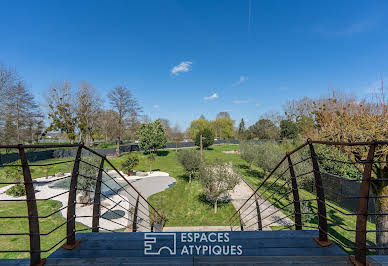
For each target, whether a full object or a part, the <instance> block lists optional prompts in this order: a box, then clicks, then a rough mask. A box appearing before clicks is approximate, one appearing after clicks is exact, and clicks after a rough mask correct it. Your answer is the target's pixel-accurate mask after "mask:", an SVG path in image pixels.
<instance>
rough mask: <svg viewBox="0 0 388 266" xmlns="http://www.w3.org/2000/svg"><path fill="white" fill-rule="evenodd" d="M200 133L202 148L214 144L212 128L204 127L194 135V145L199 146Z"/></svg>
mask: <svg viewBox="0 0 388 266" xmlns="http://www.w3.org/2000/svg"><path fill="white" fill-rule="evenodd" d="M201 135H202V147H203V148H204V149H207V148H208V147H210V146H211V145H213V144H214V133H213V130H211V129H210V128H205V129H202V130H200V131H198V133H197V135H196V136H195V145H196V146H198V147H200V146H201Z"/></svg>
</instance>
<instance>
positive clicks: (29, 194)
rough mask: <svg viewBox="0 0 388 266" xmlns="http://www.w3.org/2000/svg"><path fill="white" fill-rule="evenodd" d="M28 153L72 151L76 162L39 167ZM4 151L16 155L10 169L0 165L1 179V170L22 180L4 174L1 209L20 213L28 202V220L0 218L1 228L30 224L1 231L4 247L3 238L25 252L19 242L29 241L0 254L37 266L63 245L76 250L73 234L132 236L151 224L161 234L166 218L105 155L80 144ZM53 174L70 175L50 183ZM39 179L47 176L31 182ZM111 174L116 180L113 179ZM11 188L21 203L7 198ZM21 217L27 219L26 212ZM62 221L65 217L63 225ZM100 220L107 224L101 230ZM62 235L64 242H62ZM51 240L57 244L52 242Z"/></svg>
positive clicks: (149, 228)
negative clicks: (25, 258)
mask: <svg viewBox="0 0 388 266" xmlns="http://www.w3.org/2000/svg"><path fill="white" fill-rule="evenodd" d="M30 148H33V149H41V148H42V149H46V148H73V149H74V148H75V149H76V155H75V159H74V158H72V159H69V158H64V159H63V160H60V159H59V160H58V159H56V160H54V161H52V162H48V163H39V161H38V162H36V163H29V161H28V156H27V155H28V154H27V153H26V149H30ZM2 149H7V152H9V150H16V151H17V153H15V155H17V156H15V162H14V163H6V164H1V162H0V175H1V174H2V173H5V172H6V170H2V169H7V168H8V169H12V170H13V169H16V171H19V172H18V173H19V175H20V178H21V180H15V181H11V180H9V178H8V175H7V174H5V175H6V179H5V180H4V179H2V180H1V182H0V186H7V187H6V188H3V189H2V190H0V191H3V193H0V204H5V205H3V206H4V209H5V207H6V206H8V205H7V204H16V205H15V207H17V208H22V207H23V205H20V204H22V202H26V203H27V204H26V205H24V206H25V207H27V209H28V214H26V215H23V214H22V213H21V215H18V216H16V215H13V213H15V212H11V213H8V212H2V214H1V216H0V222H5V223H12V220H13V219H19V220H24V221H25V220H28V225H27V223H24V222H23V225H24V226H26V227H27V228H28V229H29V232H4V231H2V232H1V233H0V237H2V238H4V240H6V241H7V239H6V238H7V237H16V238H19V239H20V241H23V242H24V244H23V245H21V247H26V245H27V243H28V241H24V240H22V239H21V237H24V238H25V240H27V239H28V238H29V240H30V241H29V248H21V249H20V250H0V253H2V254H3V253H7V252H10V253H18V252H20V253H27V252H28V253H29V254H30V262H31V265H37V264H39V263H41V262H42V253H47V252H51V251H52V250H53V249H55V248H56V247H58V246H59V245H61V244H62V247H63V248H65V249H73V248H74V247H75V246H77V244H78V243H79V241H77V240H76V235H75V234H76V233H77V232H84V231H92V232H99V230H103V231H108V232H116V231H117V230H119V231H120V230H121V229H125V228H128V227H129V228H130V229H129V230H130V231H133V232H135V231H137V230H141V231H152V230H153V229H154V228H155V223H160V224H161V226H159V228H160V227H163V225H164V221H165V217H164V216H163V215H161V214H160V213H159V212H158V211H157V210H156V209H155V208H154V206H152V205H151V204H150V203H149V202H148V201H147V199H146V198H145V197H144V196H143V195H141V193H140V192H139V191H138V190H137V189H136V188H135V187H134V186H133V185H132V184H131V182H129V181H128V180H127V178H126V177H125V176H124V175H123V174H122V173H121V172H120V171H118V170H117V168H116V167H115V166H114V165H113V164H112V163H111V162H110V161H109V160H108V159H107V158H106V157H105V156H104V155H101V154H99V153H97V152H95V151H94V150H92V149H90V148H88V147H85V146H84V145H83V144H65V145H0V151H1V150H2ZM72 153H73V154H74V152H72ZM69 154H71V153H69ZM104 167H110V168H111V169H112V170H109V171H108V170H106V168H104ZM36 169H37V170H36ZM1 171H2V172H1ZM54 171H57V172H58V171H62V172H70V175H66V174H65V176H58V177H54V176H50V177H49V173H52V172H54ZM7 173H8V172H7ZM41 173H42V175H44V173H45V174H46V177H42V178H38V179H33V176H34V177H35V176H37V175H39V174H41ZM112 174H114V176H117V177H113V176H112ZM15 186H18V187H17V189H20V190H25V196H23V198H15V197H14V196H12V195H8V194H9V193H8V191H9V190H10V189H11V188H13V190H15V189H16V188H15ZM42 186H47V187H42ZM38 187H42V189H43V190H44V191H43V192H42V190H41V189H37V188H38ZM48 188H51V190H49V189H48ZM0 189H1V187H0ZM5 191H7V194H6V193H5ZM92 195H93V196H92ZM120 199H121V200H120ZM53 200H54V201H53ZM106 200H107V202H106V203H105V201H106ZM57 201H61V202H62V206H58V204H57V203H55V202H57ZM64 201H65V202H64ZM45 202H47V203H48V204H46V203H45ZM108 202H111V204H113V207H109V204H108ZM66 203H67V204H66ZM41 204H43V205H41ZM3 206H2V207H3ZM12 206H14V205H12ZM41 207H42V208H43V209H41ZM25 212H26V213H27V210H25ZM61 216H62V217H64V219H65V220H64V221H63V218H62V217H61ZM100 219H101V220H103V221H106V223H102V224H101V225H100V222H99V221H100ZM123 221H125V222H124V223H123ZM109 223H110V224H112V226H111V225H109ZM65 225H66V226H65ZM113 225H114V226H113ZM24 228H25V227H24ZM42 229H43V231H41V230H42ZM64 233H65V236H64V237H62V236H63V234H64ZM61 235H62V236H61ZM44 237H51V238H50V239H51V240H50V241H48V242H47V243H46V242H44V241H42V239H43V238H44ZM53 239H54V240H55V239H57V240H59V241H55V242H53V241H52V240H53ZM18 241H19V240H18ZM64 242H65V244H64Z"/></svg>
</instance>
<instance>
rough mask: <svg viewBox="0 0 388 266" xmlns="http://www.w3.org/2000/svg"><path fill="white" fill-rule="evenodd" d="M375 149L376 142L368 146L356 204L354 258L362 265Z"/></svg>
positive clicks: (364, 262)
mask: <svg viewBox="0 0 388 266" xmlns="http://www.w3.org/2000/svg"><path fill="white" fill-rule="evenodd" d="M375 149H376V144H374V145H371V146H370V147H369V152H368V157H367V159H366V163H365V167H364V172H363V175H362V182H361V184H360V198H359V199H358V206H357V221H356V249H355V259H356V261H357V262H359V263H361V264H362V265H366V226H367V220H368V203H369V188H370V179H371V174H372V165H373V158H374V153H375Z"/></svg>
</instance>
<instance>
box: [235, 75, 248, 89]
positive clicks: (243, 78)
mask: <svg viewBox="0 0 388 266" xmlns="http://www.w3.org/2000/svg"><path fill="white" fill-rule="evenodd" d="M247 80H248V77H247V76H240V79H239V81H237V82H235V83H233V85H232V86H233V87H235V86H238V85H241V84H242V83H244V82H245V81H247Z"/></svg>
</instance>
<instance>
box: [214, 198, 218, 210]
mask: <svg viewBox="0 0 388 266" xmlns="http://www.w3.org/2000/svg"><path fill="white" fill-rule="evenodd" d="M217 201H218V200H216V201H214V213H217Z"/></svg>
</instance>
